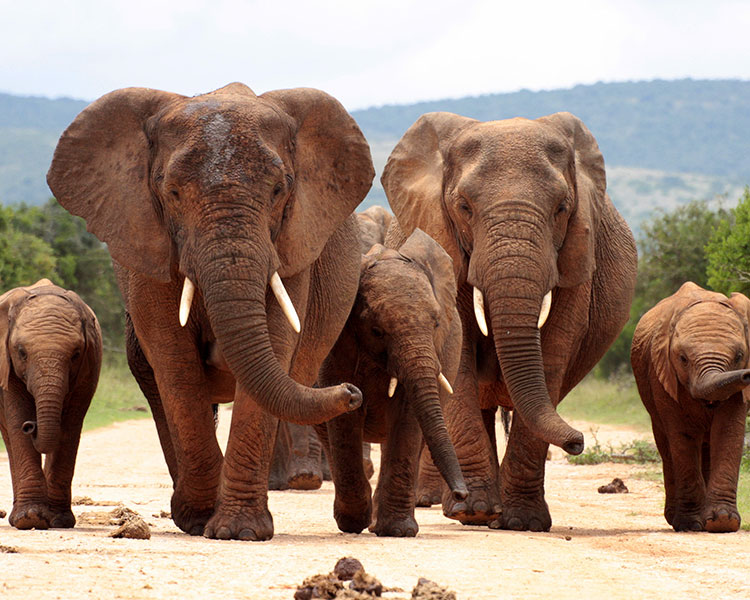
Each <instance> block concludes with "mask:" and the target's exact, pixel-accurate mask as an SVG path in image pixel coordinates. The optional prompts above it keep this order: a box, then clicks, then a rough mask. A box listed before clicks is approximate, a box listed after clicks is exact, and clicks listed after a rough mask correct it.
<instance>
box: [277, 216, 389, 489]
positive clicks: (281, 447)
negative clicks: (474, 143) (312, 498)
mask: <svg viewBox="0 0 750 600" xmlns="http://www.w3.org/2000/svg"><path fill="white" fill-rule="evenodd" d="M355 215H356V217H357V225H358V228H359V240H360V249H361V252H362V254H367V252H368V251H369V250H370V248H372V247H373V245H375V244H382V243H383V242H384V241H385V234H386V232H387V231H388V227H389V226H390V224H391V219H392V218H393V215H392V214H391V213H389V212H388V211H387V210H386V209H385V208H383V207H382V206H377V205H376V206H371V207H370V208H368V209H367V210H364V211H361V212H358V213H355ZM362 457H363V460H364V461H365V474H366V475H367V477H368V479H369V478H370V477H372V474H373V473H374V472H375V469H374V467H373V464H372V459H371V458H370V442H364V443H363V445H362ZM330 477H331V472H330V470H329V467H328V461H327V459H326V456H325V453H324V452H323V450H322V447H321V444H320V441H319V439H318V436H317V434H316V433H315V431H314V429H313V428H312V427H309V426H307V425H295V424H294V423H288V422H285V421H279V429H278V432H277V434H276V444H275V445H274V450H273V462H272V463H271V474H270V476H269V480H268V489H271V490H286V489H293V490H316V489H318V488H319V487H320V486H321V484H322V482H323V480H324V479H329V480H330Z"/></svg>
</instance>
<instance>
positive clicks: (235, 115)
mask: <svg viewBox="0 0 750 600" xmlns="http://www.w3.org/2000/svg"><path fill="white" fill-rule="evenodd" d="M373 177H374V169H373V166H372V158H371V156H370V149H369V146H368V144H367V142H366V141H365V138H364V136H363V135H362V132H361V131H360V130H359V127H358V126H357V124H356V123H355V121H354V119H352V117H351V116H350V115H349V114H348V113H347V112H346V110H345V109H344V108H343V106H342V105H341V104H340V103H339V102H338V101H337V100H335V99H334V98H333V97H331V96H330V95H328V94H326V93H324V92H322V91H319V90H314V89H307V88H295V89H288V90H276V91H270V92H266V93H264V94H262V95H260V96H257V95H256V94H255V93H254V92H253V91H252V90H251V89H250V88H249V87H247V86H245V85H244V84H241V83H231V84H229V85H227V86H225V87H223V88H220V89H218V90H215V91H213V92H210V93H206V94H202V95H198V96H194V97H186V96H182V95H179V94H174V93H170V92H164V91H160V90H154V89H149V88H124V89H120V90H115V91H114V92H111V93H109V94H106V95H104V96H102V97H101V98H99V99H98V100H96V101H95V102H93V103H92V104H91V105H89V106H88V107H87V108H85V109H84V110H83V111H82V112H81V113H80V114H79V115H78V116H77V117H76V119H75V120H74V121H73V123H72V124H71V125H70V126H69V127H68V128H67V129H66V130H65V132H64V133H63V135H62V136H61V138H60V140H59V142H58V144H57V148H56V149H55V153H54V156H53V160H52V164H51V166H50V170H49V172H48V174H47V181H48V183H49V186H50V188H51V189H52V192H53V193H54V194H55V197H56V198H57V200H58V201H59V202H60V204H62V205H63V206H64V207H65V208H66V209H67V210H68V211H69V212H71V213H73V214H74V215H78V216H81V217H83V218H84V219H85V220H86V222H87V228H88V229H89V230H90V231H91V232H92V233H94V234H95V235H96V236H97V237H98V238H99V239H100V240H101V241H103V242H106V243H107V245H108V248H109V251H110V254H111V256H112V260H113V264H114V268H115V274H116V277H117V281H118V285H119V288H120V291H121V293H122V296H123V299H124V301H125V309H126V348H127V353H128V362H129V365H130V368H131V371H132V372H133V374H134V376H135V377H136V379H137V381H138V384H139V386H140V388H141V390H142V391H143V393H144V395H145V396H146V397H147V399H148V401H149V404H150V406H151V410H152V413H153V417H154V421H155V423H156V428H157V432H158V435H159V440H160V442H161V446H162V450H163V452H164V455H165V459H166V461H167V465H168V467H169V472H170V475H171V477H172V480H173V483H174V491H173V494H172V500H171V506H172V518H173V521H174V522H175V524H176V525H177V526H178V527H179V528H180V529H182V530H183V531H185V532H187V533H189V534H191V535H201V534H203V535H205V536H206V537H209V538H219V539H241V540H254V541H259V540H267V539H270V538H271V537H272V536H273V519H272V517H271V514H270V512H269V510H268V473H269V466H270V462H271V452H272V449H273V444H274V437H275V432H276V424H277V418H281V419H284V420H288V421H292V422H296V423H301V424H313V423H317V422H322V421H325V420H327V419H330V418H333V417H335V416H337V415H339V414H341V413H343V412H347V411H350V410H354V409H356V408H357V407H358V406H359V405H360V403H361V401H362V397H361V393H360V391H359V390H358V389H356V388H355V387H354V386H352V385H350V384H348V383H342V384H340V385H337V386H334V387H330V388H323V389H316V388H312V387H310V386H312V385H313V384H314V382H315V378H316V376H317V372H318V369H319V367H320V364H321V363H322V361H323V359H324V358H325V356H326V355H327V354H328V351H329V350H330V348H331V347H332V346H333V343H334V342H335V341H336V338H337V337H338V333H339V331H340V330H341V329H342V328H343V326H344V323H345V322H346V319H347V316H348V315H349V311H350V309H351V306H352V304H353V302H354V297H355V295H356V292H357V285H358V282H359V261H360V253H359V240H358V238H357V226H356V220H355V218H354V216H353V215H352V211H353V210H354V209H355V207H356V206H357V205H358V204H359V203H360V202H361V200H362V199H363V198H364V196H365V194H366V193H367V191H368V190H369V188H370V186H371V184H372V178H373ZM178 307H179V308H178ZM230 401H234V406H233V412H232V422H231V426H230V433H229V440H228V443H227V447H226V452H225V455H224V456H222V452H221V450H220V448H219V444H218V442H217V440H216V434H215V431H214V420H213V413H212V405H213V404H216V403H222V402H230Z"/></svg>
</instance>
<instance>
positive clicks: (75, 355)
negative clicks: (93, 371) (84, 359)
mask: <svg viewBox="0 0 750 600" xmlns="http://www.w3.org/2000/svg"><path fill="white" fill-rule="evenodd" d="M79 358H81V351H80V350H76V351H75V352H73V355H72V356H71V357H70V360H72V361H73V362H75V361H77V360H78V359H79Z"/></svg>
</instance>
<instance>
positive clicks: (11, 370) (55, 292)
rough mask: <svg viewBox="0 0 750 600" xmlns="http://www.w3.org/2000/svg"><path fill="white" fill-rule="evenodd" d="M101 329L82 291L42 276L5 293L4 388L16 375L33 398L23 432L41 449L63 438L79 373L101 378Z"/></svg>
mask: <svg viewBox="0 0 750 600" xmlns="http://www.w3.org/2000/svg"><path fill="white" fill-rule="evenodd" d="M101 352H102V349H101V332H100V330H99V323H98V321H97V320H96V316H94V313H93V312H92V311H91V309H90V308H89V307H88V306H87V305H86V304H85V303H84V302H83V301H82V300H81V299H80V298H79V297H78V295H77V294H75V293H73V292H70V291H67V290H64V289H62V288H60V287H58V286H56V285H54V284H53V283H52V282H51V281H49V280H48V279H41V280H40V281H38V282H37V283H35V284H34V285H32V286H29V287H21V288H15V289H12V290H10V291H8V292H6V293H5V294H3V295H2V296H0V387H2V389H3V390H6V391H7V390H8V389H9V386H10V385H11V378H14V379H16V380H17V382H20V385H22V386H24V387H25V388H26V390H27V391H28V394H29V396H30V397H31V398H32V399H33V402H34V406H33V407H32V406H27V407H24V410H25V413H26V416H27V417H28V418H27V420H26V421H25V422H24V423H23V431H24V432H25V433H27V434H28V435H30V436H31V438H32V441H33V444H34V447H35V448H36V450H37V451H38V452H40V453H47V452H52V451H53V450H55V448H56V447H57V445H58V443H59V442H60V437H61V431H60V423H61V414H62V410H63V407H64V405H65V403H66V401H67V399H68V398H69V396H70V393H71V390H72V389H73V387H74V386H75V383H76V381H77V380H78V379H79V378H91V377H94V378H98V376H99V364H100V362H101Z"/></svg>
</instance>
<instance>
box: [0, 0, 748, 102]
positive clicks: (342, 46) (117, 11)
mask: <svg viewBox="0 0 750 600" xmlns="http://www.w3.org/2000/svg"><path fill="white" fill-rule="evenodd" d="M682 77H692V78H695V79H699V78H710V79H717V78H740V79H750V2H748V1H747V0H706V1H698V0H679V1H678V0H674V1H673V0H630V1H627V0H600V1H594V0H590V1H589V0H580V1H577V0H566V1H563V0H515V1H502V0H461V1H453V2H448V1H446V0H432V1H423V0H378V1H377V2H375V1H370V0H309V1H307V2H304V1H301V0H286V1H285V0H263V1H260V2H258V1H255V0H245V1H241V0H177V1H165V0H127V1H123V0H0V91H3V92H10V93H13V94H23V95H43V96H50V97H59V96H70V97H74V98H81V99H86V100H93V99H95V98H97V97H99V96H101V95H102V94H104V93H106V92H109V91H111V90H113V89H116V88H120V87H126V86H145V87H153V88H159V89H163V90H169V91H173V92H178V93H182V94H188V95H192V94H197V93H202V92H207V91H210V90H212V89H215V88H218V87H221V86H222V85H224V84H226V83H229V82H230V81H242V82H244V83H246V84H248V85H249V86H250V87H252V88H253V89H254V90H255V91H256V92H257V93H262V92H265V91H268V90H272V89H278V88H286V87H297V86H307V87H316V88H320V89H323V90H325V91H327V92H329V93H331V94H333V95H334V96H336V97H337V98H338V99H339V100H341V101H342V102H343V103H344V105H345V106H346V107H347V108H348V109H350V110H353V109H357V108H365V107H368V106H379V105H382V104H393V103H398V104H401V103H410V102H415V101H418V100H431V99H439V98H448V97H461V96H466V95H477V94H483V93H493V92H510V91H516V90H519V89H523V88H526V89H531V90H540V89H556V88H566V87H571V86H573V85H576V84H579V83H595V82H597V81H626V80H646V79H654V78H663V79H676V78H682Z"/></svg>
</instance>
